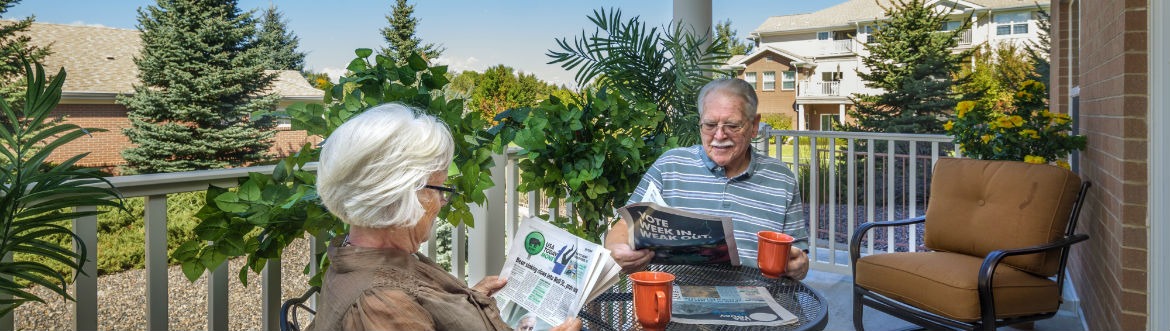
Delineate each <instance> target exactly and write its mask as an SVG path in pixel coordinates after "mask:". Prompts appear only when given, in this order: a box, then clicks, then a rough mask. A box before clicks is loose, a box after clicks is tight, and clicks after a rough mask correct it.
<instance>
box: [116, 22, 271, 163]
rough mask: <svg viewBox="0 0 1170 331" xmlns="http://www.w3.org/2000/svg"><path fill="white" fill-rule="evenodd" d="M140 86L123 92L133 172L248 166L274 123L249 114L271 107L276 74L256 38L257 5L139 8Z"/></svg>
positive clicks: (260, 154)
mask: <svg viewBox="0 0 1170 331" xmlns="http://www.w3.org/2000/svg"><path fill="white" fill-rule="evenodd" d="M138 25H139V27H140V28H141V30H142V53H141V54H140V55H139V56H138V57H136V58H135V59H134V62H135V64H137V65H138V71H139V74H138V79H139V80H140V82H141V84H140V85H135V86H134V94H133V95H129V96H122V97H119V98H118V102H119V103H121V104H123V105H125V106H126V108H128V109H129V117H130V121H131V125H132V126H131V127H130V128H127V129H124V130H123V133H124V134H126V136H127V137H128V138H130V141H131V142H133V143H134V144H135V147H133V148H129V149H126V150H123V151H122V157H123V158H125V159H126V162H127V165H126V167H127V169H126V170H128V171H130V172H135V173H156V172H175V171H187V170H197V169H214V168H223V167H227V166H240V165H246V164H248V163H250V162H255V161H260V160H263V159H264V158H265V157H266V154H267V150H268V148H269V146H270V145H271V140H272V136H273V135H274V134H275V132H274V131H272V130H271V128H272V126H273V123H272V122H271V121H269V120H263V119H261V120H258V119H255V118H252V117H251V116H250V114H252V113H253V112H257V111H273V110H275V107H276V102H277V100H278V96H276V95H266V94H265V93H266V92H265V91H266V90H267V89H268V87H270V86H271V85H272V81H273V79H274V75H272V74H268V73H265V71H264V69H265V68H264V66H265V64H266V63H267V62H268V60H267V58H265V56H264V54H262V53H261V52H260V50H259V49H258V48H256V47H254V46H255V45H254V44H253V43H252V41H253V40H254V38H255V34H256V24H255V19H253V18H252V12H241V11H240V10H239V8H238V7H237V6H236V1H234V0H220V1H206V0H158V2H157V5H155V6H148V7H146V8H145V9H142V8H140V9H139V10H138Z"/></svg>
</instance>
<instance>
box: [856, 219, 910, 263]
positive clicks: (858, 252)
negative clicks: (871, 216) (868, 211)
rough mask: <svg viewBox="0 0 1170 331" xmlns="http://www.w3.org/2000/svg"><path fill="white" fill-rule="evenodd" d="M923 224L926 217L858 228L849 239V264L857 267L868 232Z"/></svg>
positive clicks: (869, 224)
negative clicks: (876, 228)
mask: <svg viewBox="0 0 1170 331" xmlns="http://www.w3.org/2000/svg"><path fill="white" fill-rule="evenodd" d="M922 222H926V216H918V217H914V218H907V219H903V220H897V221H886V222H869V223H865V224H862V225H861V226H859V227H857V230H855V231H853V238H850V239H849V264H850V265H856V264H857V259H859V258H861V237H862V236H864V235H865V233H866V232H868V231H869V230H870V229H873V228H875V227H879V226H880V227H889V226H899V225H910V224H916V223H922Z"/></svg>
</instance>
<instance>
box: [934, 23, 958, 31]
mask: <svg viewBox="0 0 1170 331" xmlns="http://www.w3.org/2000/svg"><path fill="white" fill-rule="evenodd" d="M961 27H963V23H961V22H959V21H949V22H944V23H943V24H942V26H941V27H939V29H938V30H939V31H955V30H958V29H959V28H961Z"/></svg>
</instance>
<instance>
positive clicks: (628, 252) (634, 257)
mask: <svg viewBox="0 0 1170 331" xmlns="http://www.w3.org/2000/svg"><path fill="white" fill-rule="evenodd" d="M609 250H610V255H613V260H614V261H616V262H617V264H618V265H619V266H621V267H622V272H625V273H627V274H630V273H634V272H638V271H642V270H645V269H646V266H647V265H649V264H650V259H652V258H654V252H651V251H650V250H649V249H640V250H632V249H630V245H628V244H613V245H610V247H609Z"/></svg>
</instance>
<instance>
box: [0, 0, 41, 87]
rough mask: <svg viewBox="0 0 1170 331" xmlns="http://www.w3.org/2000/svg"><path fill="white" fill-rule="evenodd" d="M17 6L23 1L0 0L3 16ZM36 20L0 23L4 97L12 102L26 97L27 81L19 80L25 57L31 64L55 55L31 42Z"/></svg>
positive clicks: (1, 85)
mask: <svg viewBox="0 0 1170 331" xmlns="http://www.w3.org/2000/svg"><path fill="white" fill-rule="evenodd" d="M17 3H20V0H0V17H3V16H4V14H5V13H7V12H8V8H12V6H14V5H16V4H17ZM34 20H35V17H27V18H24V19H22V20H18V21H11V22H0V96H3V98H4V100H6V101H8V102H14V101H18V100H20V99H21V98H23V97H24V85H25V84H24V80H21V79H17V76H19V75H21V74H23V72H24V64H23V62H21V58H24V60H25V61H28V62H29V63H33V62H36V63H41V62H43V61H44V59H45V57H46V56H49V54H51V51H50V49H49V48H48V47H38V46H35V45H32V44H30V43H29V41H31V40H32V39H31V38H29V36H28V34H27V32H28V29H29V27H31V26H32V23H33V21H34Z"/></svg>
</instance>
